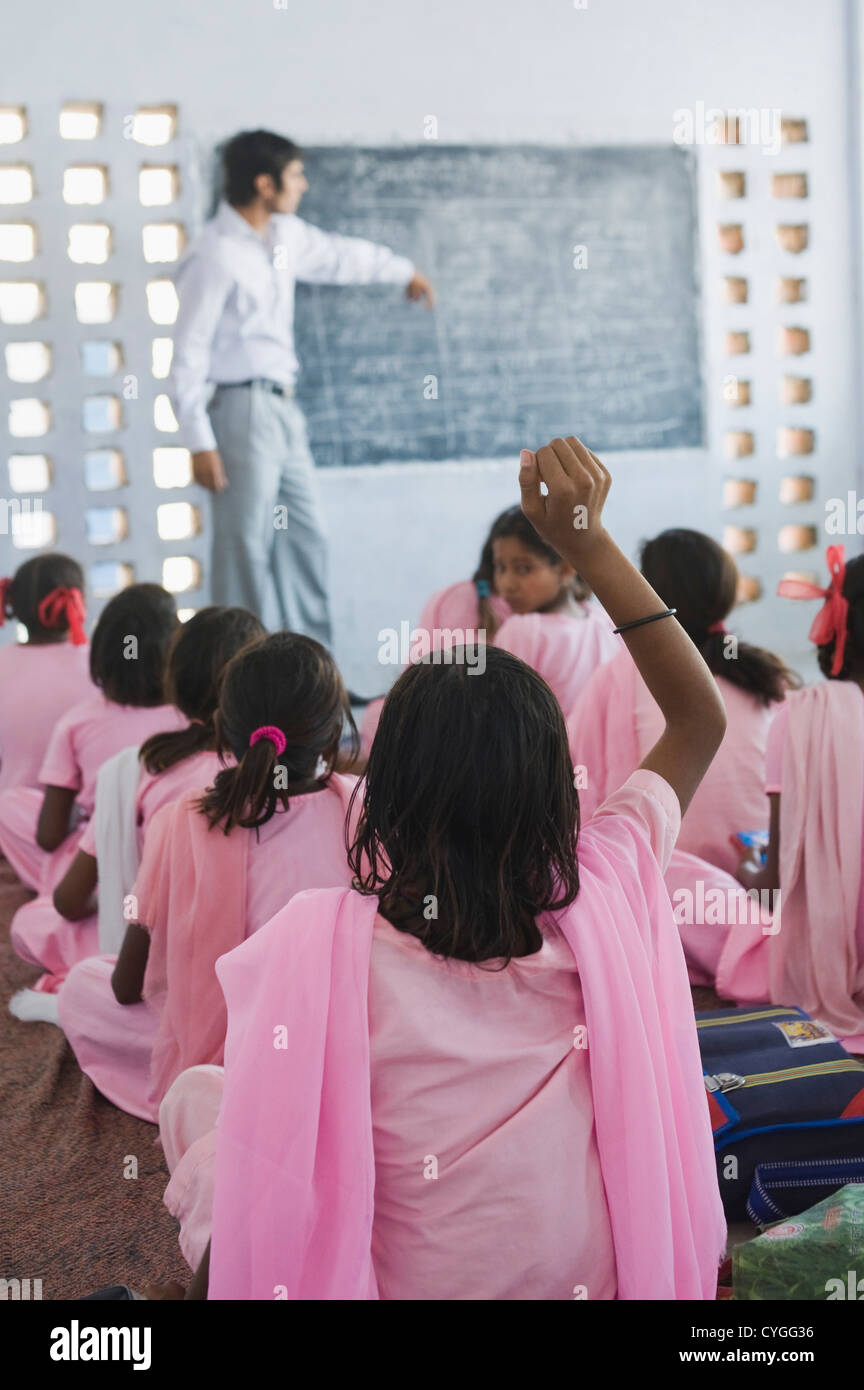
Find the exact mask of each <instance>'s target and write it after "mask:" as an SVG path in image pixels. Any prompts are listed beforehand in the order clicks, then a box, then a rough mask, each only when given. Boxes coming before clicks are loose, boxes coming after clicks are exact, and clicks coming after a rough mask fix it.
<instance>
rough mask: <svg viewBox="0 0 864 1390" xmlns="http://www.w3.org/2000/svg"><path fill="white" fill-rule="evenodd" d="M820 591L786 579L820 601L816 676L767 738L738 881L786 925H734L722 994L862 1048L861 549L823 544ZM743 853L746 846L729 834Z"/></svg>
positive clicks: (721, 973)
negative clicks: (763, 834) (754, 832)
mask: <svg viewBox="0 0 864 1390" xmlns="http://www.w3.org/2000/svg"><path fill="white" fill-rule="evenodd" d="M827 560H828V569H829V574H830V580H829V584H828V587H827V588H826V589H821V588H819V587H817V586H816V585H815V584H811V583H808V582H806V581H804V580H799V579H784V580H782V581H781V583H780V585H779V587H778V593H779V594H781V595H782V596H784V597H787V598H797V599H814V598H822V599H824V603H823V606H822V608H821V609H820V611H819V612H818V613H817V615H816V617H815V619H814V621H813V624H812V626H811V628H810V639H811V641H813V642H815V644H816V646H817V648H818V652H819V668H820V670H821V671H822V674H823V676H825V677H826V679H825V680H824V681H820V682H818V683H817V684H816V685H813V686H808V687H807V688H806V689H804V690H799V691H795V692H793V693H792V694H791V695H789V696H788V697H787V699H786V703H785V705H784V706H783V708H782V709H781V711H780V713H779V714H778V716H777V718H776V719H775V721H774V723H773V725H772V727H771V733H770V735H769V739H768V753H767V763H766V773H765V790H766V792H767V793H768V803H769V807H770V811H769V817H770V831H769V841H768V847H767V851H766V854H765V862H764V864H763V862H762V856H761V854H760V853H758V852H756V851H755V850H753V849H748V850H747V851H746V852H745V854H744V856H743V858H742V859H741V862H740V864H739V870H738V876H739V878H740V880H741V882H742V883H743V884H744V885H745V887H746V888H748V889H749V888H755V889H757V890H758V891H759V892H760V893H761V892H767V893H771V894H773V895H774V896H775V897H776V898H777V899H778V902H779V905H780V907H781V911H782V921H781V926H782V930H779V931H777V932H775V933H773V934H771V935H768V936H764V937H761V936H757V937H756V938H755V939H754V938H753V936H752V934H751V935H750V936H749V937H748V935H747V932H746V930H737V929H734V928H733V931H732V933H731V934H730V940H729V943H728V945H727V947H726V949H725V950H724V954H723V957H722V959H721V962H720V968H719V970H718V989H719V988H722V991H723V994H724V996H725V997H726V998H728V999H735V1000H739V1001H741V1002H767V1003H772V1004H794V1005H797V1006H798V1007H799V1008H802V1009H805V1010H806V1011H807V1012H808V1013H810V1014H813V1015H815V1016H816V1017H817V1018H819V1019H821V1020H822V1022H824V1023H827V1024H828V1026H829V1028H832V1029H833V1030H834V1031H835V1033H837V1034H838V1036H840V1037H842V1038H843V1040H844V1042H845V1044H846V1046H847V1047H848V1048H849V1049H850V1050H851V1051H853V1052H864V873H862V854H864V848H862V847H864V831H862V826H864V556H860V555H859V556H856V557H855V559H852V560H850V561H849V563H848V564H847V563H846V562H845V551H844V548H843V546H840V545H832V546H829V548H828V552H827ZM735 844H736V845H737V848H738V851H739V854H740V851H741V848H742V846H741V845H740V843H739V842H737V841H735Z"/></svg>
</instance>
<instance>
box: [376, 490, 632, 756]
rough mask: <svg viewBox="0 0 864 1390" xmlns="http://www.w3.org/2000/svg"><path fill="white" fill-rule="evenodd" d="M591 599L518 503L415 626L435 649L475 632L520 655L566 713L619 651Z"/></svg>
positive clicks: (474, 636)
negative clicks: (464, 576)
mask: <svg viewBox="0 0 864 1390" xmlns="http://www.w3.org/2000/svg"><path fill="white" fill-rule="evenodd" d="M590 597H591V590H590V589H589V587H588V585H587V584H586V582H585V580H584V578H583V577H582V576H581V575H580V574H578V573H577V572H576V570H575V569H574V568H573V566H572V565H571V564H569V563H568V562H567V561H566V560H563V559H562V558H561V556H560V555H558V554H556V552H555V551H554V550H553V549H552V547H551V546H549V545H547V544H546V542H545V541H544V540H543V538H542V536H540V535H538V533H537V531H536V530H535V528H534V527H533V526H532V525H531V522H530V521H529V520H528V518H527V517H526V516H525V514H524V513H523V511H522V509H521V507H508V508H507V510H506V511H504V512H502V513H501V515H500V516H498V517H496V519H495V521H494V522H493V524H492V528H491V530H490V532H489V535H488V536H487V538H486V541H485V543H484V545H483V550H482V552H481V556H480V564H479V566H478V567H477V570H476V572H475V575H474V578H473V580H470V581H462V582H461V583H459V584H453V585H451V586H450V587H449V588H447V589H443V590H442V591H441V592H440V593H437V594H434V595H433V597H432V598H431V599H429V601H428V602H427V604H426V606H425V608H424V609H423V612H422V614H421V617H420V622H419V623H418V625H417V629H416V630H417V631H419V632H421V633H424V634H428V637H427V639H426V640H427V643H428V646H429V648H431V649H432V650H435V649H436V648H438V647H440V646H442V645H443V644H446V645H451V644H452V642H453V641H461V640H464V641H465V642H467V643H470V642H472V641H476V640H477V639H478V635H479V637H480V639H481V640H485V641H487V642H494V643H495V645H496V646H497V647H502V648H503V649H504V650H505V651H509V652H512V653H513V655H514V656H520V657H521V658H522V660H523V661H526V662H527V663H528V665H529V666H533V668H534V670H535V671H537V672H539V674H540V675H541V676H542V677H543V679H544V680H545V681H546V682H547V683H548V684H549V685H550V686H551V687H552V690H553V692H554V694H555V695H556V696H557V698H558V703H559V704H560V705H561V708H562V710H563V711H564V713H565V714H566V713H567V712H568V711H569V710H570V709H571V708H572V706H573V703H574V701H575V700H576V697H577V695H578V694H579V692H580V690H581V689H582V687H583V686H584V684H585V682H586V681H587V680H588V679H589V678H590V676H591V675H592V674H593V673H594V671H596V670H597V668H598V666H601V665H602V664H603V663H604V662H606V661H610V660H611V659H612V658H613V657H614V656H617V654H618V648H617V646H616V644H615V638H614V637H613V635H612V630H611V625H610V623H609V621H608V619H607V617H606V614H605V613H604V612H603V610H602V609H601V608H599V607H598V606H597V605H596V604H592V603H590V602H589V600H590ZM463 634H464V636H463ZM382 704H383V700H374V701H372V702H370V704H369V706H368V707H367V709H366V713H365V715H364V718H363V723H362V726H361V739H362V744H363V751H364V752H365V753H367V754H368V750H369V748H370V747H371V744H372V739H373V738H374V736H375V729H376V727H377V723H378V719H379V718H380V714H381V706H382Z"/></svg>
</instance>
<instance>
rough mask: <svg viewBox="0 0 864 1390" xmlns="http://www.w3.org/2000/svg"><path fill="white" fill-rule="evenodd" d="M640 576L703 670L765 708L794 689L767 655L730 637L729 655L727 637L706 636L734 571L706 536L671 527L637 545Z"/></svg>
mask: <svg viewBox="0 0 864 1390" xmlns="http://www.w3.org/2000/svg"><path fill="white" fill-rule="evenodd" d="M641 567H642V573H643V575H644V576H645V578H646V579H647V580H648V583H649V584H650V585H651V587H652V589H655V590H656V592H657V593H658V594H659V595H660V597H661V598H662V600H663V602H664V603H666V604H668V606H669V607H670V608H677V610H678V615H677V616H678V621H679V623H680V624H681V626H682V627H683V628H684V631H685V632H686V633H687V636H688V637H689V638H690V640H691V642H693V643H694V645H695V646H697V647H698V648H699V651H700V652H701V654H702V658H703V660H704V661H705V664H706V665H707V667H708V669H709V671H711V672H712V673H713V674H714V675H715V676H723V678H724V679H725V680H727V681H729V682H730V683H731V684H732V685H737V686H738V688H739V689H740V690H745V691H746V692H747V693H748V695H752V696H754V698H755V699H756V700H758V701H759V703H760V704H763V705H770V704H774V703H775V702H776V701H779V700H783V699H784V698H785V695H786V692H787V690H792V689H795V688H796V687H797V686H798V685H800V680H799V678H798V677H797V676H796V675H795V674H794V673H793V672H792V671H790V670H788V668H787V667H786V665H785V664H784V663H783V662H782V661H781V660H780V657H779V656H775V655H774V653H773V652H769V651H765V650H764V649H763V648H762V647H754V646H751V644H750V643H749V642H741V641H740V640H737V639H736V644H735V647H734V648H733V649H732V651H734V653H735V654H734V656H733V655H732V653H731V652H730V653H729V655H727V651H729V648H728V646H727V642H726V636H727V634H725V633H723V632H709V631H708V629H709V628H711V627H713V626H714V625H715V624H716V623H722V622H723V620H724V618H726V617H727V616H728V614H729V613H730V612H731V610H732V608H733V607H734V605H735V599H736V596H737V592H738V568H737V566H736V564H735V561H734V560H733V559H732V556H731V555H730V554H729V552H728V551H727V550H724V549H723V547H722V546H721V545H718V544H717V542H716V541H715V540H712V538H711V536H706V535H703V533H702V532H701V531H688V530H685V529H683V528H681V527H676V528H674V529H672V530H669V531H661V533H660V535H659V536H655V537H654V539H653V540H650V541H646V542H645V544H644V545H643V547H642V559H641Z"/></svg>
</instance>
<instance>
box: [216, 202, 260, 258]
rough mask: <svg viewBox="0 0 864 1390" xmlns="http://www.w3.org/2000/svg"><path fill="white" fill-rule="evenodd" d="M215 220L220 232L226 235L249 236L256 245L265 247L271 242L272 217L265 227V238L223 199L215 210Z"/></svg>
mask: <svg viewBox="0 0 864 1390" xmlns="http://www.w3.org/2000/svg"><path fill="white" fill-rule="evenodd" d="M216 222H217V224H218V226H219V230H220V232H223V233H224V234H225V235H226V236H245V237H251V238H252V240H253V241H254V242H256V243H257V245H258V246H265V247H266V246H267V245H268V244H269V242H271V241H272V239H273V219H272V218H271V221H270V226H269V227H268V229H267V238H266V240H265V238H264V237H262V236H261V235H260V234H259V233H258V232H256V230H255V228H254V227H252V226H250V225H249V223H248V222H247V221H246V218H245V217H242V216H241V214H240V213H239V212H238V211H237V209H236V208H232V206H231V204H230V203H226V202H225V201H224V200H223V201H222V202H221V203H220V204H219V207H218V210H217V212H216Z"/></svg>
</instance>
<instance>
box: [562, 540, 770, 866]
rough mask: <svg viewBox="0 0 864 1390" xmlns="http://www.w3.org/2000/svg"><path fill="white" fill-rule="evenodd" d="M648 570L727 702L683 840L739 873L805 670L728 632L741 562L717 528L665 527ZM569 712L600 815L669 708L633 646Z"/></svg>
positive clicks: (576, 756) (578, 758)
mask: <svg viewBox="0 0 864 1390" xmlns="http://www.w3.org/2000/svg"><path fill="white" fill-rule="evenodd" d="M641 568H642V573H643V575H644V576H645V578H646V579H647V581H648V583H649V584H650V585H651V587H652V588H653V589H655V590H656V592H657V593H658V594H660V596H661V597H662V598H663V600H664V601H665V602H666V603H667V604H668V605H669V607H670V608H674V609H675V610H676V613H677V616H678V621H679V623H680V624H681V626H682V627H683V628H684V631H685V632H686V633H687V635H688V637H689V638H690V639H691V641H692V642H694V643H695V645H696V646H697V647H698V649H699V651H700V653H701V655H702V657H703V659H704V661H705V662H706V664H707V666H708V669H709V670H710V671H711V672H712V674H713V675H714V678H715V680H716V682H717V690H718V692H719V694H720V696H721V698H722V700H723V703H724V705H725V707H726V733H725V735H724V738H723V742H722V744H721V745H720V749H719V751H718V753H717V757H716V758H715V759H714V761H713V763H712V764H711V767H710V768H709V769H708V772H707V773H706V776H705V779H704V781H703V782H702V785H701V786H700V788H699V790H698V791H697V793H696V795H695V796H694V798H693V801H692V803H691V805H690V808H689V810H688V811H687V815H686V816H685V817H684V819H683V821H682V823H681V834H680V836H679V837H678V846H677V847H678V849H679V850H685V851H687V853H689V854H693V855H697V856H698V857H699V858H700V859H704V860H707V861H708V863H709V864H715V865H717V866H718V867H719V868H721V869H724V870H726V872H728V873H734V872H735V869H736V867H737V863H738V856H737V855H736V853H735V852H734V850H733V849H732V848H731V847H730V844H729V836H730V835H731V834H733V833H734V832H735V831H738V830H758V829H759V828H760V826H761V825H762V823H763V821H764V819H765V793H764V788H763V776H764V767H765V750H766V747H767V744H768V731H769V729H770V727H771V720H772V719H773V717H774V713H775V711H776V710H777V709H778V708H779V707H780V705H781V704H782V701H783V699H784V697H785V695H786V692H787V690H789V689H790V687H792V686H794V685H796V684H797V683H798V682H797V678H796V677H795V676H793V675H792V674H791V672H789V671H788V670H787V669H786V667H785V666H784V664H783V662H782V661H781V660H780V658H779V657H777V656H775V655H774V654H773V652H767V651H763V650H762V649H761V648H760V647H754V646H752V645H751V644H750V643H749V642H743V641H740V640H739V639H738V638H737V637H735V636H733V635H732V634H730V633H729V632H728V629H727V627H726V619H727V618H728V616H729V613H730V612H731V610H732V608H733V606H734V604H735V601H736V595H737V591H738V570H737V567H736V565H735V561H734V560H733V559H732V556H731V555H730V554H728V552H727V551H725V550H723V548H722V547H721V546H719V545H718V544H717V542H716V541H715V540H712V539H711V537H710V536H705V535H703V534H702V533H701V532H699V531H686V530H681V529H675V530H671V531H663V532H661V534H660V535H659V536H655V538H654V539H653V540H651V541H647V542H646V544H645V545H644V546H643V549H642V557H641ZM568 715H569V717H568V720H567V730H568V734H569V738H570V751H571V753H572V755H573V761H574V763H575V764H576V765H577V766H578V765H581V766H583V767H584V768H585V779H584V781H585V785H584V789H583V792H582V810H583V813H585V814H586V815H590V814H591V813H592V812H593V811H594V809H595V807H597V806H599V805H600V804H601V803H602V802H603V801H604V800H605V798H606V797H607V796H608V794H609V792H611V791H614V790H615V788H616V787H619V786H620V785H621V783H622V782H623V781H624V780H625V779H626V778H627V777H628V776H629V775H630V773H631V772H632V771H633V769H634V768H635V767H638V765H639V762H640V760H641V759H642V758H643V757H644V756H645V753H646V752H647V750H648V749H649V748H650V747H651V745H652V744H653V743H654V742H655V741H656V739H657V737H658V735H659V734H660V732H661V730H662V728H663V715H662V713H661V711H660V709H659V708H658V706H657V704H656V701H655V700H653V699H652V697H651V692H650V691H649V689H648V687H647V686H646V684H645V682H644V680H643V679H642V676H641V675H640V673H639V670H638V667H637V666H636V663H635V662H634V661H633V660H632V659H631V657H630V656H629V654H628V653H627V652H621V653H620V654H619V655H618V656H617V657H616V659H615V660H614V661H611V662H609V664H608V665H607V666H603V667H602V668H601V669H600V670H598V671H596V672H595V674H594V675H593V676H592V677H591V679H590V680H589V681H588V683H587V685H586V686H585V687H584V689H583V691H582V694H581V695H580V697H579V699H578V700H577V701H576V703H575V705H574V706H572V707H571V709H570V710H569V711H568Z"/></svg>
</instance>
